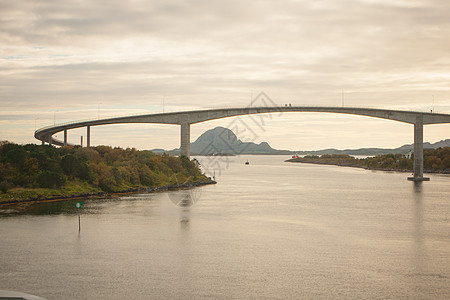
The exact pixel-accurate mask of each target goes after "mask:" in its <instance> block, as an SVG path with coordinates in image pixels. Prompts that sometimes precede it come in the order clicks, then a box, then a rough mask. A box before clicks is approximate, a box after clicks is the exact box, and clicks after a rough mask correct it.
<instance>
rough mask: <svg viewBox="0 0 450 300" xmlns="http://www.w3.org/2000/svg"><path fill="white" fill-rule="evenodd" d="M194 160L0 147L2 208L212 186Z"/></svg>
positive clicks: (44, 147)
mask: <svg viewBox="0 0 450 300" xmlns="http://www.w3.org/2000/svg"><path fill="white" fill-rule="evenodd" d="M210 182H211V181H210V179H209V178H207V177H206V176H205V175H204V174H202V172H201V171H200V168H199V165H198V163H197V162H196V161H190V160H189V159H188V158H187V157H173V156H168V155H156V154H153V153H152V152H150V151H138V150H136V149H129V148H128V149H121V148H111V147H106V146H99V147H91V148H81V147H62V148H55V147H51V146H48V145H34V144H29V145H17V144H14V143H9V142H2V143H0V203H5V202H11V201H23V200H27V199H34V200H39V199H54V198H66V197H74V196H84V195H98V194H105V193H109V194H111V193H120V192H128V191H138V190H157V189H160V188H164V187H177V186H181V187H183V186H189V185H196V184H203V183H210Z"/></svg>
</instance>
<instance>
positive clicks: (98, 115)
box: [97, 103, 102, 120]
mask: <svg viewBox="0 0 450 300" xmlns="http://www.w3.org/2000/svg"><path fill="white" fill-rule="evenodd" d="M100 104H102V103H99V104H98V106H97V117H98V119H99V120H100Z"/></svg>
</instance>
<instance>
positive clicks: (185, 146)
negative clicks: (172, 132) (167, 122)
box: [180, 123, 191, 158]
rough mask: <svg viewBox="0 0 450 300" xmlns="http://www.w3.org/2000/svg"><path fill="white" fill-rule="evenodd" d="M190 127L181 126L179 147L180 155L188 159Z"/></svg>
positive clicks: (187, 124) (187, 125) (189, 152)
mask: <svg viewBox="0 0 450 300" xmlns="http://www.w3.org/2000/svg"><path fill="white" fill-rule="evenodd" d="M190 127H191V125H190V124H189V123H182V124H181V146H180V155H185V156H187V157H188V158H189V157H190V155H191V128H190Z"/></svg>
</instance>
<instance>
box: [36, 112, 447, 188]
mask: <svg viewBox="0 0 450 300" xmlns="http://www.w3.org/2000/svg"><path fill="white" fill-rule="evenodd" d="M282 112H324V113H339V114H351V115H359V116H368V117H374V118H381V119H387V120H393V121H398V122H404V123H409V124H413V125H414V153H415V155H414V177H410V178H408V179H410V180H414V181H422V180H428V178H424V177H423V125H428V124H442V123H450V115H449V114H436V113H425V112H416V111H402V110H389V109H374V108H359V107H326V106H315V107H313V106H264V107H244V108H224V109H207V110H192V111H182V112H170V113H157V114H142V115H134V116H123V117H114V118H104V119H96V120H87V121H75V122H70V123H63V124H55V125H53V126H47V127H43V128H40V129H38V130H36V131H35V133H34V137H35V138H36V139H38V140H41V141H42V143H45V142H47V143H49V144H55V145H59V146H64V145H67V144H68V143H67V131H68V130H70V129H75V128H81V127H86V128H87V146H88V147H89V146H90V128H91V126H100V125H110V124H124V123H156V124H176V125H180V126H181V146H180V152H181V155H186V156H188V157H189V155H190V125H191V124H196V123H200V122H205V121H210V120H215V119H221V118H227V117H233V116H241V115H251V114H262V113H282ZM62 131H63V132H64V140H63V141H61V140H57V139H54V138H53V135H54V134H56V133H58V132H62Z"/></svg>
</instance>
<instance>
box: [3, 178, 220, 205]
mask: <svg viewBox="0 0 450 300" xmlns="http://www.w3.org/2000/svg"><path fill="white" fill-rule="evenodd" d="M216 183H217V181H214V180H209V181H199V182H191V183H184V184H174V185H164V186H159V187H155V188H145V187H140V188H132V189H127V190H123V191H119V192H113V193H108V192H98V193H83V194H77V195H71V196H55V197H43V198H41V197H34V198H30V199H21V200H17V199H15V200H14V199H12V200H8V201H3V202H0V206H6V205H20V204H37V203H45V202H58V201H66V200H76V199H82V198H91V199H95V198H106V197H112V196H115V195H131V194H137V193H157V192H165V191H174V190H181V189H189V188H193V187H199V186H204V185H210V184H216Z"/></svg>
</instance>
